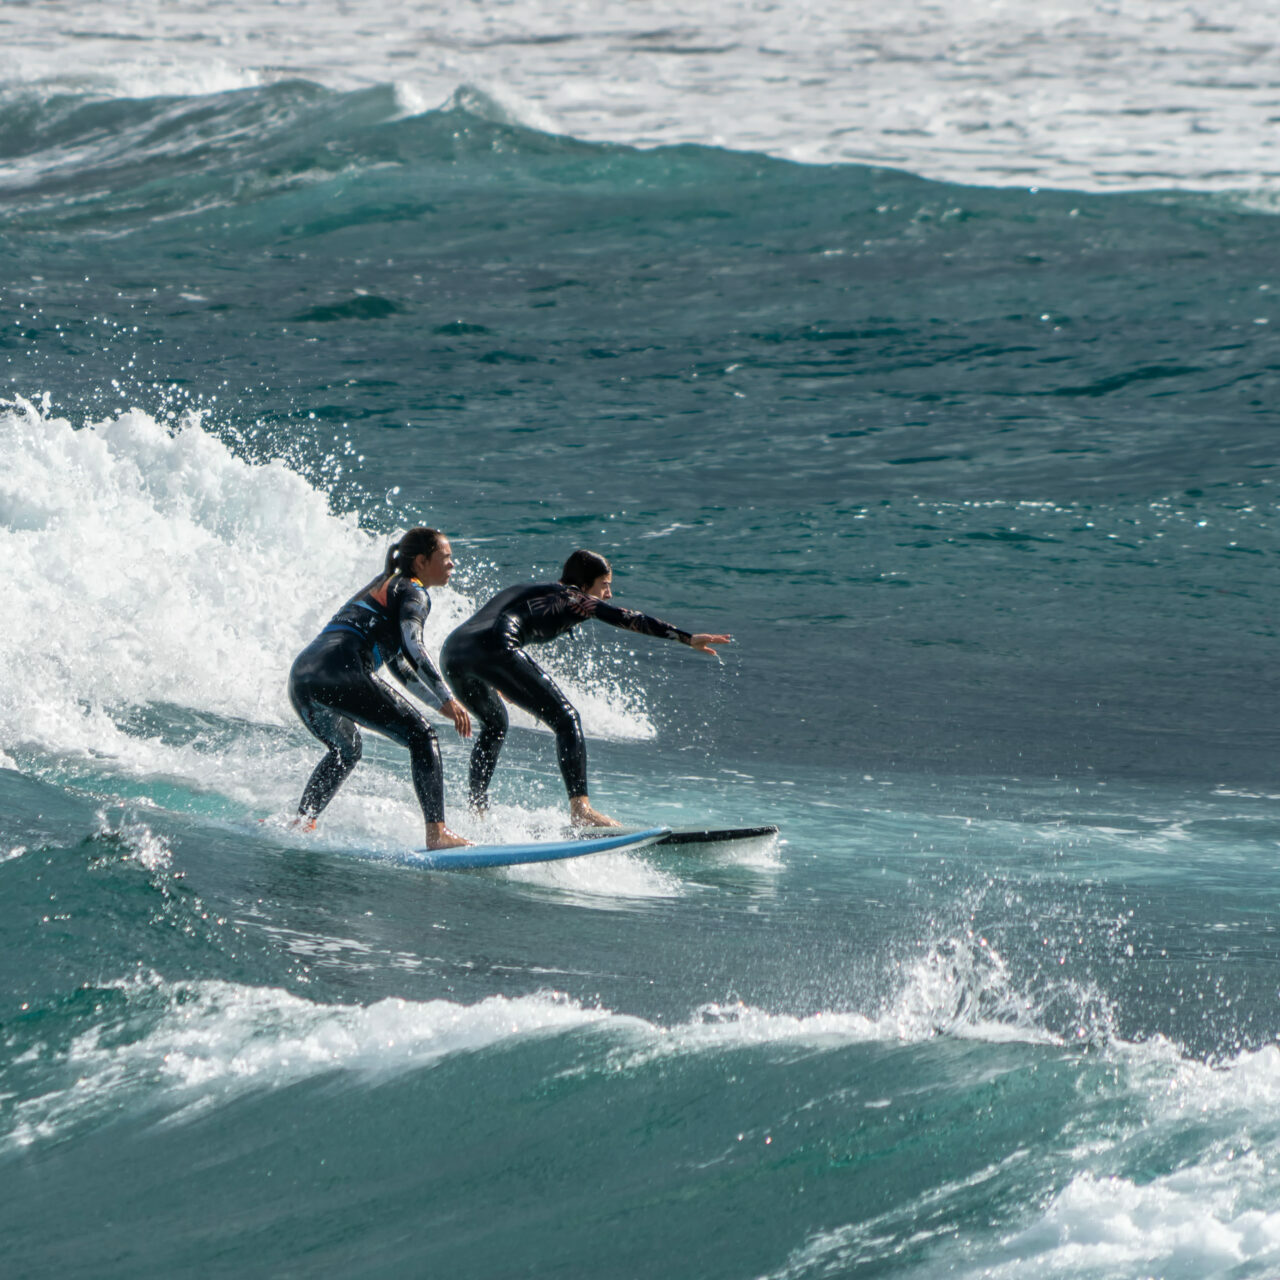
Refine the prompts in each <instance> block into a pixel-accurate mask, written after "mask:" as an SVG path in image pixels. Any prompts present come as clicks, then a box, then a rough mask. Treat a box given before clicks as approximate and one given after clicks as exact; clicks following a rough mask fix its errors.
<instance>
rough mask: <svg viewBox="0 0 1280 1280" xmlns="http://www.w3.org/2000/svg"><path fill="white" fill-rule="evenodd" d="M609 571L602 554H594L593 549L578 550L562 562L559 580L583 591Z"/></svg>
mask: <svg viewBox="0 0 1280 1280" xmlns="http://www.w3.org/2000/svg"><path fill="white" fill-rule="evenodd" d="M609 572H611V570H610V568H609V562H608V561H607V560H606V559H605V558H604V556H599V555H596V553H595V552H594V551H582V550H578V551H575V552H574V553H573V555H571V556H570V557H569V558H568V559H567V560H566V561H565V562H564V568H563V569H561V570H560V581H561V582H563V583H564V584H565V585H566V586H569V587H577V588H578V589H579V590H580V591H585V590H586V589H587V587H589V586H590V585H591V584H592V583H593V582H594V581H595V580H596V579H597V578H603V577H604V575H605V574H606V573H609Z"/></svg>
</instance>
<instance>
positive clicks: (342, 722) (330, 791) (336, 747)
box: [289, 684, 363, 820]
mask: <svg viewBox="0 0 1280 1280" xmlns="http://www.w3.org/2000/svg"><path fill="white" fill-rule="evenodd" d="M289 700H290V701H291V702H292V703H293V708H294V710H295V711H296V712H297V713H298V716H299V717H300V719H301V720H302V723H303V724H305V725H306V726H307V728H308V729H310V730H311V732H312V733H313V734H314V735H315V736H316V737H317V738H319V739H320V741H321V742H323V743H324V745H325V746H326V747H328V748H329V751H328V753H327V754H326V755H325V757H324V759H323V760H321V761H320V763H319V764H318V765H316V767H315V769H314V771H313V772H312V774H311V777H310V778H309V779H308V781H307V785H306V787H305V788H304V789H303V792H302V799H301V801H299V803H298V815H299V816H300V817H302V818H307V819H312V820H314V819H315V818H316V816H317V815H318V814H320V813H322V812H323V811H324V809H325V806H326V805H327V804H328V803H329V801H330V800H332V799H333V797H334V794H335V792H336V791H337V790H338V788H339V787H340V786H342V784H343V783H344V782H345V781H346V780H347V778H348V777H349V776H350V774H351V770H352V769H354V768H355V767H356V765H357V764H359V763H360V756H361V754H362V752H363V746H362V745H361V742H360V730H359V729H357V728H356V726H355V722H354V721H352V720H350V719H349V718H348V717H346V716H344V715H340V714H339V713H338V712H336V711H334V710H333V709H332V708H330V707H326V706H324V705H323V704H322V703H319V702H316V701H314V700H313V699H311V698H308V697H306V696H305V695H304V694H303V693H302V692H301V691H300V690H299V689H297V688H296V687H295V686H294V685H293V684H290V686H289Z"/></svg>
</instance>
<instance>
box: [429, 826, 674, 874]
mask: <svg viewBox="0 0 1280 1280" xmlns="http://www.w3.org/2000/svg"><path fill="white" fill-rule="evenodd" d="M670 830H671V828H670V827H648V828H646V829H645V830H643V831H626V832H618V833H616V834H614V835H609V836H587V837H585V838H582V839H574V840H531V841H527V842H525V843H522V844H472V845H466V846H465V847H463V848H461V849H415V850H414V851H413V855H412V859H411V862H412V865H413V866H417V867H425V868H427V869H429V870H432V871H454V870H466V869H471V868H476V867H516V866H523V865H525V864H527V863H535V862H560V861H563V860H564V859H566V858H583V857H586V856H587V855H588V854H592V853H607V852H608V851H610V850H612V849H628V850H630V849H643V848H645V846H647V845H651V844H657V843H658V842H659V841H660V840H662V839H663V837H664V836H666V835H667V834H669V832H670Z"/></svg>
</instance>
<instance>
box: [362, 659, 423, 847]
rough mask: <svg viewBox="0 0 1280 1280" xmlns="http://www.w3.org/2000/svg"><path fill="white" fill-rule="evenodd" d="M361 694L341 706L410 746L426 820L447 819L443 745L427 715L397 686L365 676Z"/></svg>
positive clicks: (418, 795)
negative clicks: (441, 758) (398, 689)
mask: <svg viewBox="0 0 1280 1280" xmlns="http://www.w3.org/2000/svg"><path fill="white" fill-rule="evenodd" d="M362 683H363V686H364V687H362V688H361V689H360V690H359V695H358V696H351V695H348V696H347V697H346V698H344V699H343V705H342V710H343V711H345V712H346V713H347V714H348V715H349V716H351V717H352V719H354V720H357V721H359V723H360V724H362V725H364V726H365V728H367V729H376V730H377V731H378V732H379V733H381V734H385V735H386V736H387V737H388V738H390V739H391V740H392V741H393V742H398V743H400V745H401V746H403V747H406V748H408V751H409V762H410V768H411V772H412V777H413V790H414V793H415V794H416V795H417V797H418V803H419V804H420V805H421V806H422V816H423V818H424V819H425V820H426V822H427V823H429V824H431V823H441V822H443V821H444V771H443V770H442V768H441V766H440V745H439V743H438V742H437V741H436V733H435V730H434V729H433V728H432V727H431V725H430V724H429V723H428V722H427V720H426V718H425V717H424V716H423V715H421V714H420V713H419V712H418V711H417V710H415V709H414V707H413V706H411V705H410V703H409V702H408V701H407V700H406V699H404V698H402V697H401V696H400V695H399V694H398V693H396V692H395V691H394V690H392V689H389V688H387V686H386V685H384V684H382V683H381V682H380V681H376V680H373V679H371V678H370V679H366V680H365V681H363V682H362Z"/></svg>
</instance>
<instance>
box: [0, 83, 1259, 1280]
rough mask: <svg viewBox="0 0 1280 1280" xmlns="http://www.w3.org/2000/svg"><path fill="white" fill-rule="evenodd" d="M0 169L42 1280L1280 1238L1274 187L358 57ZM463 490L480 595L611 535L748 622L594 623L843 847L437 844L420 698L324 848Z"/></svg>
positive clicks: (675, 778) (25, 980) (89, 131)
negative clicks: (332, 769) (352, 65)
mask: <svg viewBox="0 0 1280 1280" xmlns="http://www.w3.org/2000/svg"><path fill="white" fill-rule="evenodd" d="M0 162H2V163H3V164H4V165H5V166H6V167H5V168H4V170H3V173H2V174H0V182H2V183H3V187H2V188H0V189H2V191H3V195H2V197H0V264H2V265H0V273H2V274H0V281H2V282H3V283H2V286H0V303H2V306H3V313H2V314H0V361H2V367H3V372H4V380H5V385H6V386H7V388H8V391H7V393H6V394H7V395H8V396H9V397H10V398H11V401H10V403H9V404H7V405H5V406H4V407H3V408H0V545H2V546H3V554H0V574H2V575H3V577H4V581H5V586H6V587H7V590H6V592H5V597H6V600H7V601H8V605H9V607H8V610H7V612H6V616H5V617H3V618H0V673H2V674H3V681H2V683H0V752H2V753H3V754H0V766H3V767H2V768H0V877H2V878H3V885H4V891H5V901H6V904H7V906H8V910H7V911H6V912H5V915H4V924H3V926H0V927H2V928H3V930H4V949H3V954H4V957H5V959H4V972H3V986H2V987H0V1044H2V1045H3V1051H2V1053H0V1182H2V1184H3V1186H4V1189H5V1197H4V1199H5V1203H6V1208H5V1209H4V1210H3V1211H2V1212H0V1239H2V1241H3V1246H4V1249H5V1252H6V1255H7V1256H8V1257H9V1258H10V1260H11V1265H12V1267H13V1268H15V1272H14V1273H15V1274H19V1275H43V1274H50V1275H52V1274H57V1275H86V1276H89V1275H92V1276H103V1275H120V1276H131V1277H134V1276H142V1275H156V1276H160V1275H165V1276H167V1275H173V1274H182V1273H191V1274H201V1275H223V1274H225V1275H237V1276H242V1275H259V1274H260V1275H312V1274H324V1275H352V1276H355V1275H360V1276H370V1275H387V1276H393V1275H394V1276H400V1275H405V1274H441V1275H467V1276H484V1277H489V1276H508V1275H510V1276H514V1275H558V1276H584V1277H586V1276H599V1275H619V1276H627V1275H656V1274H661V1275H672V1276H682V1275H687V1276H698V1277H706V1276H726V1277H747V1276H751V1277H755V1276H770V1277H773V1276H777V1277H783V1276H786V1277H810V1276H812V1277H817V1276H833V1275H850V1274H858V1275H889V1274H896V1275H904V1276H935V1275H942V1274H956V1275H974V1276H977V1275H984V1276H1015V1275H1016V1276H1019V1277H1021V1276H1072V1277H1084V1276H1088V1277H1093V1276H1129V1275H1133V1276H1139V1275H1150V1274H1159V1275H1162V1276H1174V1275H1178V1276H1197V1277H1201V1276H1208V1275H1224V1276H1225V1275H1230V1276H1255V1275H1256V1276H1265V1275H1268V1274H1272V1273H1273V1272H1274V1270H1275V1268H1276V1266H1277V1265H1280V1216H1278V1215H1277V1214H1276V1213H1275V1211H1274V1208H1273V1206H1274V1201H1275V1191H1276V1187H1277V1178H1276V1159H1277V1154H1278V1153H1280V1145H1278V1144H1280V1054H1278V1053H1277V1049H1276V1044H1275V1040H1276V1035H1277V1032H1278V1031H1280V1007H1278V1006H1277V987H1278V969H1277V959H1278V958H1280V941H1278V940H1277V936H1276V929H1277V925H1278V924H1280V919H1278V917H1277V898H1276V896H1275V891H1274V886H1275V874H1274V866H1275V859H1276V853H1277V848H1278V846H1280V810H1277V807H1276V806H1277V797H1276V795H1275V794H1273V792H1274V790H1275V787H1274V783H1273V775H1274V769H1273V763H1272V762H1273V759H1274V757H1275V753H1276V748H1277V746H1278V745H1280V744H1278V743H1277V734H1276V730H1275V728H1274V723H1275V719H1276V716H1275V712H1276V710H1277V706H1276V702H1277V696H1276V683H1275V680H1274V678H1273V676H1272V671H1271V663H1270V661H1269V659H1270V657H1271V654H1272V651H1273V649H1274V642H1275V637H1276V614H1275V613H1274V611H1273V606H1272V598H1273V596H1274V588H1275V573H1276V567H1275V566H1276V556H1277V551H1278V550H1280V539H1278V538H1277V536H1276V514H1277V508H1276V501H1275V498H1274V496H1273V494H1272V485H1273V483H1274V480H1275V476H1274V474H1273V473H1274V469H1275V457H1274V441H1273V435H1274V429H1275V416H1274V413H1273V410H1272V398H1273V391H1274V386H1275V380H1276V373H1277V369H1278V368H1280V365H1277V362H1276V356H1275V350H1274V339H1273V337H1272V325H1271V321H1272V318H1273V317H1272V314H1271V313H1272V303H1271V293H1272V289H1271V286H1272V285H1273V284H1274V283H1275V281H1274V280H1273V279H1272V275H1273V265H1274V263H1275V262H1276V260H1277V248H1278V247H1280V245H1278V244H1277V240H1278V236H1277V231H1276V226H1277V223H1276V220H1275V218H1274V217H1273V216H1270V215H1266V214H1261V213H1256V212H1250V211H1249V210H1248V209H1247V208H1246V207H1245V206H1244V204H1243V203H1242V202H1239V201H1234V200H1232V199H1231V198H1229V197H1224V196H1217V197H1212V198H1211V197H1208V196H1200V195H1196V194H1194V193H1180V194H1169V195H1163V194H1158V193H1157V194H1150V193H1148V194H1143V195H1124V194H1119V195H1106V196H1102V195H1091V194H1085V193H1078V192H1059V191H1047V190H1045V191H1028V190H987V189H980V188H968V187H959V186H952V185H944V184H939V183H932V182H927V181H924V180H922V179H919V178H916V177H913V176H911V175H909V174H903V173H897V172H892V171H888V170H878V169H869V168H860V167H856V166H829V167H802V166H796V165H791V164H786V163H783V162H780V161H776V160H771V159H766V158H762V157H759V156H753V155H746V154H741V153H729V152H722V151H717V150H714V149H709V148H694V147H685V148H674V149H659V150H652V151H637V150H632V149H628V148H624V147H612V146H602V145H590V144H585V143H581V142H577V141H574V140H573V139H569V138H560V137H551V136H547V135H543V134H538V133H535V132H532V131H530V130H526V129H521V128H518V127H514V126H511V125H509V124H504V123H499V122H495V121H494V120H492V119H487V118H486V113H485V110H484V104H483V103H479V102H475V101H474V100H473V101H472V104H471V109H470V110H466V109H463V108H461V107H455V108H453V109H448V110H442V111H437V112H430V113H427V114H425V115H420V116H414V117H409V118H399V117H397V114H396V109H395V103H394V99H393V97H392V95H391V93H390V91H389V90H388V91H383V90H380V89H373V90H367V91H363V92H359V93H351V94H339V93H334V92H331V91H328V90H323V89H320V88H318V87H316V86H313V85H309V84H304V83H287V84H278V85H274V86H272V87H269V88H264V89H257V90H247V91H242V92H237V93H230V94H225V95H216V96H211V97H203V98H201V97H194V98H193V97H187V98H180V99H150V100H132V101H114V102H102V101H91V100H89V99H87V98H84V97H75V96H64V97H52V98H50V97H43V98H38V97H30V98H27V99H17V98H14V99H11V100H10V101H9V102H8V103H7V105H5V106H4V107H3V108H0ZM19 397H20V398H21V399H19ZM42 397H43V398H42ZM419 521H424V522H427V523H431V524H434V525H437V526H438V527H440V528H443V529H444V530H446V531H447V532H448V533H449V534H450V536H451V537H452V538H453V541H454V546H455V549H456V550H457V552H458V558H459V562H460V565H459V573H458V576H457V578H456V579H455V582H454V588H456V589H454V590H445V591H439V592H436V593H435V598H436V608H435V612H434V613H433V619H432V627H433V631H432V634H431V636H430V639H431V640H432V642H433V643H435V644H437V645H438V643H439V642H440V640H441V639H442V638H443V636H444V634H446V633H447V630H448V628H449V627H450V626H451V625H452V624H453V622H454V621H455V620H456V619H457V618H460V617H461V616H464V615H465V613H466V611H467V610H468V609H469V608H471V607H473V606H474V605H475V604H477V603H479V602H480V601H482V600H483V599H484V598H485V597H486V595H487V593H489V592H491V591H492V590H494V589H496V588H498V587H499V586H502V585H505V584H508V583H510V582H515V581H522V580H528V579H534V578H544V577H548V576H553V575H554V573H555V571H556V569H557V567H558V565H559V563H560V562H561V561H562V560H563V558H564V556H565V555H566V554H567V553H568V551H570V550H572V549H573V548H574V547H575V546H589V547H592V548H595V549H597V550H599V551H601V552H603V553H604V554H606V555H607V556H609V557H610V558H611V560H612V561H613V564H614V569H615V584H614V585H615V592H616V594H617V596H618V598H619V600H620V601H621V602H622V603H624V604H628V605H631V606H633V607H637V608H642V609H644V610H645V611H646V612H650V613H656V614H658V615H659V616H662V617H666V618H670V619H671V620H673V621H675V622H676V623H677V624H679V625H681V626H684V627H687V628H689V629H697V630H713V631H718V630H727V631H731V632H732V633H733V635H734V643H733V644H732V646H730V647H729V648H728V649H727V650H726V653H725V661H724V663H723V664H719V665H718V664H715V663H713V662H711V661H708V660H705V659H699V657H698V656H697V655H694V654H690V653H688V652H687V651H685V650H683V649H679V650H677V649H675V648H674V647H672V646H665V645H663V644H661V643H660V642H656V641H649V640H643V639H637V638H635V637H632V636H630V635H625V634H622V633H610V632H609V629H608V628H605V627H602V626H601V627H595V628H591V629H587V628H583V629H581V630H580V631H579V632H578V633H577V634H576V635H575V636H574V637H573V638H572V639H571V640H568V641H563V642H559V645H558V647H556V648H554V649H552V650H549V651H548V652H547V654H546V656H547V659H548V661H549V663H550V664H551V666H552V667H553V669H554V671H555V672H556V674H557V676H558V677H559V678H561V679H562V680H563V681H564V683H565V684H566V687H567V688H568V689H569V690H570V692H571V694H572V695H573V697H574V700H575V702H577V703H578V705H579V706H580V708H581V709H582V711H583V717H584V721H585V723H586V726H587V729H588V732H589V734H590V736H591V739H592V741H591V775H592V796H593V799H595V800H596V802H597V803H598V804H600V805H601V806H602V807H604V808H606V809H608V810H609V811H610V812H614V813H617V814H618V815H619V816H620V817H623V818H624V819H626V820H628V821H633V822H650V821H661V822H671V823H691V822H707V823H709V824H722V823H726V822H750V823H756V822H766V821H768V822H777V823H778V824H779V825H780V826H781V828H782V836H781V840H780V841H779V842H778V843H776V844H774V845H772V846H767V847H752V848H750V849H747V850H742V851H738V852H734V851H731V850H724V849H721V850H718V851H713V852H711V853H703V854H688V853H683V854H682V853H677V852H675V851H671V852H667V853H663V852H661V851H654V852H650V853H645V854H637V855H632V856H627V855H622V854H616V855H606V856H603V857H601V858H600V859H586V860H583V861H582V862H579V863H570V864H564V865H562V866H559V867H543V868H538V869H531V870H518V871H512V872H507V873H496V874H477V875H448V874H439V873H435V874H432V873H423V872H421V871H415V870H413V869H411V868H406V867H404V866H403V865H400V864H398V863H397V862H395V860H394V858H393V857H391V856H388V857H383V856H382V855H395V854H396V853H398V852H400V851H403V850H404V849H405V848H407V847H409V846H411V845H412V844H414V843H416V842H418V840H419V839H420V827H419V826H418V818H417V815H416V807H415V805H414V802H413V798H412V792H411V791H410V789H409V785H408V779H407V768H406V761H405V759H404V756H403V754H402V753H401V752H399V750H398V749H397V748H395V747H394V746H392V745H390V744H385V743H383V744H379V743H371V744H370V748H369V751H368V754H367V756H366V760H365V763H364V764H362V766H361V768H360V770H359V771H357V774H356V775H355V777H353V779H352V781H351V782H350V783H349V784H348V786H347V788H345V789H344V791H343V793H342V794H341V796H340V797H339V799H338V800H337V801H336V802H335V804H334V805H333V807H332V809H331V810H330V811H329V812H328V813H327V814H326V815H325V818H324V821H323V822H322V824H321V828H320V830H319V831H318V832H317V833H316V835H315V836H314V837H311V838H307V837H303V836H299V835H296V834H294V833H292V832H290V831H289V830H288V829H287V828H286V827H285V826H284V822H283V819H284V817H285V816H287V814H289V813H290V812H291V811H292V809H293V807H294V805H295V804H296V800H297V795H298V793H299V791H300V788H301V785H302V782H303V781H304V780H305V777H306V775H307V772H308V771H309V769H310V767H311V766H312V764H313V763H314V760H315V757H316V754H317V752H316V749H315V746H314V744H313V743H312V742H311V740H310V739H309V738H308V737H307V735H306V734H305V732H304V731H303V730H302V728H301V726H300V725H299V724H297V722H296V721H295V720H294V718H293V717H292V713H291V711H290V709H289V706H288V703H287V700H286V698H285V695H284V687H283V686H284V675H285V672H286V671H287V669H288V665H289V662H290V661H291V659H292V657H293V654H294V653H295V652H296V651H297V649H298V648H299V647H300V646H301V645H302V644H303V643H305V642H306V640H307V639H308V638H309V637H310V635H311V634H313V633H314V631H315V629H316V628H317V626H318V625H320V624H321V623H322V622H323V620H324V619H325V618H326V617H327V616H328V614H329V613H330V612H331V611H332V609H333V607H334V606H335V605H336V604H337V603H338V602H340V601H341V600H342V599H343V598H345V596H346V595H347V594H349V593H350V591H351V590H352V589H353V588H354V587H355V586H357V585H359V584H360V583H361V582H363V581H365V580H366V579H367V578H368V577H369V576H371V574H372V573H373V572H374V571H375V569H376V566H377V565H378V564H379V563H380V562H381V557H382V553H383V551H384V550H385V545H386V543H387V541H388V540H389V539H390V538H391V537H392V536H393V534H394V532H395V531H396V530H398V529H402V528H404V527H406V526H407V525H409V524H412V523H416V522H419ZM438 729H439V732H440V735H441V739H442V743H443V749H444V758H445V769H446V775H447V799H448V803H449V806H450V820H451V821H453V822H456V824H457V825H459V826H460V827H461V828H462V829H464V830H467V831H468V832H469V834H472V835H476V836H480V837H482V838H489V835H488V833H487V832H484V831H479V830H473V829H472V827H469V826H468V825H467V824H468V822H472V821H473V820H471V819H469V818H468V817H467V815H466V813H465V810H464V809H463V807H462V804H461V797H462V785H463V779H464V776H465V760H466V756H465V748H464V747H463V746H462V745H461V744H460V743H458V742H457V740H456V739H452V738H450V736H449V731H448V730H447V728H446V727H445V726H443V725H438ZM496 796H497V800H498V807H497V810H496V817H495V825H494V830H495V831H496V832H497V834H499V835H506V834H520V835H528V834H545V833H547V832H549V831H551V830H553V829H555V828H556V825H557V824H558V823H559V821H560V820H561V819H560V815H561V812H562V809H563V800H562V797H561V795H560V784H559V781H558V777H557V775H556V770H555V766H554V760H553V754H552V750H551V742H550V740H549V738H548V737H547V736H546V735H545V734H543V733H539V732H535V731H533V729H531V728H529V727H520V728H518V729H517V730H516V731H515V732H513V734H512V736H511V739H510V741H509V743H508V747H507V751H506V755H505V756H504V760H503V764H502V766H501V770H500V773H499V777H498V782H497V791H496ZM259 819H265V821H264V822H259V821H258V820H259ZM70 1205H74V1206H76V1207H75V1211H74V1212H73V1213H72V1212H69V1211H68V1206H70Z"/></svg>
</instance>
